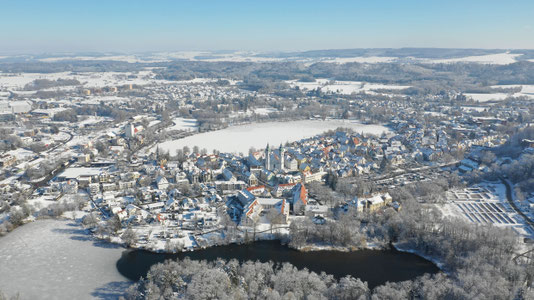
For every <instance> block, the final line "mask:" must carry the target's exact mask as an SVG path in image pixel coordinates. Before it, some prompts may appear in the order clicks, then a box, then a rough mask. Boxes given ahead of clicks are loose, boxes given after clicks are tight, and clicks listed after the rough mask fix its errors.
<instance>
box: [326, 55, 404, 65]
mask: <svg viewBox="0 0 534 300" xmlns="http://www.w3.org/2000/svg"><path fill="white" fill-rule="evenodd" d="M397 59H398V57H387V56H358V57H336V58H329V59H325V60H323V61H322V62H327V63H337V64H346V63H368V64H376V63H389V62H393V61H395V60H397Z"/></svg>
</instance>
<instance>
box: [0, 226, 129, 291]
mask: <svg viewBox="0 0 534 300" xmlns="http://www.w3.org/2000/svg"><path fill="white" fill-rule="evenodd" d="M123 250H124V249H123V248H122V247H120V246H117V245H113V244H109V243H105V242H101V241H98V240H94V239H93V238H92V237H91V236H90V235H88V234H87V233H86V232H85V231H84V230H83V228H82V227H80V226H78V225H75V224H74V222H73V221H63V220H40V221H36V222H33V223H29V224H26V225H24V226H22V227H19V228H17V229H16V230H14V231H13V232H11V233H9V234H8V235H6V236H5V237H1V238H0V270H1V272H0V290H2V291H3V292H4V293H5V294H7V295H9V296H12V295H15V294H16V293H20V295H21V299H95V298H96V299H117V298H118V297H119V296H120V295H122V293H123V291H124V290H125V289H126V288H127V287H128V286H129V285H130V282H128V280H127V279H125V278H124V277H123V276H122V275H120V274H119V272H118V271H117V269H116V267H115V264H116V262H117V260H118V259H119V258H120V257H121V254H122V251H123Z"/></svg>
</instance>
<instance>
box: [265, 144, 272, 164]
mask: <svg viewBox="0 0 534 300" xmlns="http://www.w3.org/2000/svg"><path fill="white" fill-rule="evenodd" d="M270 168H271V149H270V148H269V144H267V148H265V169H267V170H270Z"/></svg>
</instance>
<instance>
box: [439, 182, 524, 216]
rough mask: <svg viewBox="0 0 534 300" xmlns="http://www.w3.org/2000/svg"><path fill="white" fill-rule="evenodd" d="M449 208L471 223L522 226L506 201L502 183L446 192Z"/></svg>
mask: <svg viewBox="0 0 534 300" xmlns="http://www.w3.org/2000/svg"><path fill="white" fill-rule="evenodd" d="M447 198H448V200H449V201H450V204H449V205H450V206H452V207H451V209H450V211H454V212H455V213H456V214H457V215H460V216H463V217H464V218H465V219H467V220H469V221H470V222H472V223H476V224H482V225H488V224H491V225H495V226H523V225H524V224H523V220H522V219H521V217H520V216H518V215H517V214H516V213H515V212H514V210H513V209H512V208H511V207H510V206H509V204H508V202H507V201H506V194H505V187H504V186H503V185H502V184H490V183H485V184H481V185H479V186H474V187H469V188H465V189H460V190H452V191H449V192H447Z"/></svg>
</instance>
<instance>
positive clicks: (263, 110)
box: [253, 107, 278, 116]
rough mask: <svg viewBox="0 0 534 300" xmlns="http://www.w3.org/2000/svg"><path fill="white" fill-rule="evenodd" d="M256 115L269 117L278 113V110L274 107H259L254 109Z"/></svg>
mask: <svg viewBox="0 0 534 300" xmlns="http://www.w3.org/2000/svg"><path fill="white" fill-rule="evenodd" d="M253 111H254V113H255V114H257V115H264V116H265V115H268V114H270V113H274V112H278V110H277V109H276V108H272V107H258V108H254V109H253Z"/></svg>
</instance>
